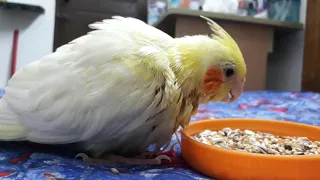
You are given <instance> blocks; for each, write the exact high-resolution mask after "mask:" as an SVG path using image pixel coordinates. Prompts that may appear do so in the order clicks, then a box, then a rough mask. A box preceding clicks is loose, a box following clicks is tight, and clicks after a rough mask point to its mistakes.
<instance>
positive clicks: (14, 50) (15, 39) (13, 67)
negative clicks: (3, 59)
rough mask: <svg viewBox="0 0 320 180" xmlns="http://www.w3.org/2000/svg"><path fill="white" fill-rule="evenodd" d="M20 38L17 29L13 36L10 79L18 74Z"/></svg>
mask: <svg viewBox="0 0 320 180" xmlns="http://www.w3.org/2000/svg"><path fill="white" fill-rule="evenodd" d="M18 37H19V30H17V29H16V30H14V34H13V43H12V55H11V71H10V78H11V77H12V76H13V74H14V73H15V72H16V65H17V51H18Z"/></svg>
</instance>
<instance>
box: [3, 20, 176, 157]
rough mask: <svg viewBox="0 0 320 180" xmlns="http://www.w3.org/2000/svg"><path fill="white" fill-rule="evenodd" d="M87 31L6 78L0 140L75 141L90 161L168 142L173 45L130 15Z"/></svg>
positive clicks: (171, 120)
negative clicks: (170, 51)
mask: <svg viewBox="0 0 320 180" xmlns="http://www.w3.org/2000/svg"><path fill="white" fill-rule="evenodd" d="M90 27H91V28H93V29H97V30H95V31H92V32H90V33H89V34H88V35H85V36H82V37H80V38H78V39H76V40H74V41H73V42H71V43H69V44H67V45H64V46H62V47H60V48H58V49H57V51H56V52H54V53H52V54H49V55H47V56H45V57H43V58H42V59H40V60H38V61H35V62H33V63H31V64H29V65H27V66H26V67H24V68H23V69H21V70H20V71H18V72H16V74H15V75H14V76H13V78H12V79H10V81H9V83H8V86H7V87H6V88H5V91H6V94H5V96H4V97H3V98H2V99H0V108H1V110H0V140H22V139H25V140H29V141H32V142H38V143H46V144H65V143H74V142H80V143H82V144H83V148H84V149H85V150H92V151H93V152H94V153H95V154H96V155H97V156H98V155H100V154H101V153H102V152H109V151H118V152H123V153H126V152H130V151H142V150H143V149H144V148H146V147H147V146H148V145H150V144H156V145H157V146H158V147H160V146H163V145H164V144H166V143H168V141H170V139H171V136H172V133H173V128H174V124H175V120H176V118H177V116H178V113H179V103H180V100H179V99H180V98H181V97H180V96H179V95H180V93H181V92H180V90H179V87H178V86H177V85H176V84H175V83H174V82H175V76H174V73H173V72H172V70H171V69H170V67H169V58H170V57H169V55H168V53H167V50H168V49H173V50H174V40H173V39H172V38H171V37H170V36H168V35H167V34H165V33H163V32H161V31H160V30H157V29H155V28H153V27H151V26H148V25H147V24H145V23H144V22H142V21H139V20H137V19H133V18H122V17H114V19H108V20H104V21H103V22H98V23H94V24H92V25H90ZM176 55H177V56H176V57H178V54H176ZM151 61H152V62H151ZM178 98H179V99H178Z"/></svg>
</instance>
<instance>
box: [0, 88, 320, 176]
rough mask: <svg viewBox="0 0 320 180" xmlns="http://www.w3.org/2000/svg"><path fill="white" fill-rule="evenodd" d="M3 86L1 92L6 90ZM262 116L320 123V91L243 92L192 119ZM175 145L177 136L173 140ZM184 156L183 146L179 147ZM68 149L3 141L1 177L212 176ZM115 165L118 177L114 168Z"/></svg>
mask: <svg viewBox="0 0 320 180" xmlns="http://www.w3.org/2000/svg"><path fill="white" fill-rule="evenodd" d="M3 93H4V92H3V90H1V89H0V96H1V94H3ZM230 117H233V118H236V117H244V118H262V119H277V120H283V121H293V122H299V123H305V124H310V125H318V126H319V125H320V94H316V93H310V92H304V93H298V92H269V91H263V92H245V93H244V94H243V95H242V97H241V98H240V99H239V100H238V101H236V102H235V103H232V104H226V103H214V104H208V105H201V106H200V108H199V111H198V114H196V116H195V117H193V119H192V121H193V122H194V121H199V120H202V119H209V118H216V119H217V118H230ZM172 142H173V143H174V142H176V138H175V137H174V138H173V141H172ZM175 152H176V153H177V154H178V156H180V147H179V146H178V145H177V146H175ZM74 156H75V154H74V153H72V152H67V150H66V149H63V148H62V149H61V148H56V149H55V148H52V147H42V146H41V147H40V146H35V145H32V144H28V143H12V142H1V143H0V177H1V179H21V180H22V179H46V180H62V179H74V180H80V179H122V180H125V179H132V180H134V179H157V180H167V179H175V180H179V179H181V180H188V179H198V180H200V179H201V180H202V179H210V178H208V177H206V176H204V175H202V174H200V173H198V172H196V171H194V170H192V169H190V168H189V167H188V166H187V164H185V163H184V162H183V160H182V159H180V161H177V162H174V163H172V164H167V165H158V166H119V165H114V166H111V165H108V166H93V165H86V164H84V163H82V162H80V161H78V160H75V159H74ZM111 167H115V168H117V169H118V170H119V171H120V172H121V173H120V175H116V174H113V173H112V172H110V168H111Z"/></svg>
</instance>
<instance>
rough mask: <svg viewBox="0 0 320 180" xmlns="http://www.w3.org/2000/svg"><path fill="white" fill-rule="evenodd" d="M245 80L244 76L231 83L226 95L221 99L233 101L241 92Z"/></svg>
mask: <svg viewBox="0 0 320 180" xmlns="http://www.w3.org/2000/svg"><path fill="white" fill-rule="evenodd" d="M245 81H246V78H243V79H242V80H236V81H233V82H232V83H231V90H230V91H229V93H228V95H227V96H226V97H225V98H224V99H223V100H222V101H223V102H233V101H235V100H237V99H238V98H239V97H240V96H241V94H242V93H243V86H244V83H245Z"/></svg>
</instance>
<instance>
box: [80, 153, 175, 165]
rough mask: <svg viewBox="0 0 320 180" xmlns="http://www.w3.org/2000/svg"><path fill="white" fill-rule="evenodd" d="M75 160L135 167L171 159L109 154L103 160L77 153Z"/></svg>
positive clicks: (160, 156) (161, 156)
mask: <svg viewBox="0 0 320 180" xmlns="http://www.w3.org/2000/svg"><path fill="white" fill-rule="evenodd" d="M76 158H77V159H82V160H83V161H84V162H86V163H89V164H135V165H138V164H139V165H146V164H161V162H162V160H168V161H171V159H170V158H169V157H168V156H166V155H159V156H157V157H156V158H153V159H146V158H125V157H122V156H117V155H113V154H109V155H107V156H105V157H103V159H99V158H91V157H89V156H87V155H86V154H84V153H79V154H77V155H76Z"/></svg>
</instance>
